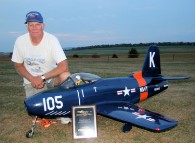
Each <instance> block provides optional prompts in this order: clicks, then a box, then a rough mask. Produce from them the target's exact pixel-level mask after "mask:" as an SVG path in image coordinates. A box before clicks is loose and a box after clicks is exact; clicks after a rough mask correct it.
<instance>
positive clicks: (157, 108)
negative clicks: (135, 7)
mask: <svg viewBox="0 0 195 143" xmlns="http://www.w3.org/2000/svg"><path fill="white" fill-rule="evenodd" d="M162 50H164V51H166V52H169V49H168V48H167V49H166V48H165V49H162ZM177 50H178V49H177V48H175V51H174V50H173V51H171V52H173V53H176V52H177ZM109 52H110V51H109ZM110 53H111V52H110ZM177 55H179V56H176V57H175V58H174V60H173V59H172V55H171V56H170V54H165V53H163V55H162V59H161V69H162V73H163V74H164V75H167V76H191V77H192V78H191V79H188V80H185V81H170V82H169V88H168V89H167V90H166V91H165V92H162V93H160V94H159V95H158V96H155V97H153V98H151V99H148V100H146V101H144V102H141V103H139V104H138V105H139V106H141V107H144V108H146V109H148V110H151V111H154V112H158V113H160V114H163V115H166V116H168V117H171V118H173V119H175V120H178V121H179V125H178V126H176V127H175V128H173V129H171V130H169V131H166V132H162V133H154V132H150V131H147V130H144V129H140V128H137V127H133V129H132V130H131V132H129V133H122V132H121V127H122V126H123V123H121V122H118V121H115V120H113V119H109V118H106V117H103V116H100V115H98V116H97V127H98V137H97V138H94V139H78V140H74V139H73V135H72V124H68V125H62V124H61V123H60V122H59V121H57V122H58V123H57V124H55V125H52V126H50V127H49V128H46V129H45V128H43V127H42V126H41V124H37V127H36V130H35V134H34V136H33V138H30V139H28V138H26V137H25V133H26V132H27V131H28V130H29V129H30V128H31V125H32V120H33V119H34V118H32V117H30V116H28V114H27V113H26V111H25V107H24V104H23V101H24V99H25V93H24V90H23V86H22V78H21V77H20V76H19V75H18V74H17V73H16V71H15V69H14V65H13V63H11V62H10V61H9V60H5V61H2V60H1V61H0V111H1V112H0V129H1V132H0V142H2V143H12V142H13V143H26V142H29V143H31V142H32V143H48V142H54V143H61V142H63V143H108V142H109V143H118V142H121V143H129V142H130V143H145V142H150V143H156V142H158V143H172V142H174V143H175V142H177V143H184V142H185V143H193V142H195V123H194V121H195V104H194V101H195V94H194V87H195V52H194V53H193V52H192V53H191V54H189V55H188V56H186V53H183V54H182V53H179V54H177ZM143 61H144V56H141V57H140V58H138V59H128V58H126V57H124V56H123V57H119V58H118V59H112V58H110V59H109V60H108V58H107V57H106V56H105V57H101V58H98V59H93V58H90V57H85V58H69V66H70V71H71V72H72V73H75V72H90V73H94V74H98V75H100V76H102V77H119V76H128V75H129V74H131V73H132V72H134V71H138V70H140V69H141V67H142V64H143ZM53 120H54V119H53ZM54 121H56V120H54Z"/></svg>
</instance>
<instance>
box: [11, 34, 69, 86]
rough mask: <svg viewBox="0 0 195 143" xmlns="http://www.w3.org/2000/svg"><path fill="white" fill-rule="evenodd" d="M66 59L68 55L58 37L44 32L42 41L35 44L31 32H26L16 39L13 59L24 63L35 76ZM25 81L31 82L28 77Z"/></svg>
mask: <svg viewBox="0 0 195 143" xmlns="http://www.w3.org/2000/svg"><path fill="white" fill-rule="evenodd" d="M65 59H66V55H65V53H64V51H63V50H62V47H61V45H60V43H59V41H58V39H57V38H56V37H55V36H53V35H51V34H49V33H47V32H44V36H43V39H42V41H41V43H40V44H39V45H37V46H33V45H32V43H31V40H30V36H29V33H26V34H24V35H22V36H20V37H18V38H17V39H16V42H15V45H14V50H13V55H12V59H11V60H12V61H13V62H15V63H24V66H25V68H26V69H27V71H28V72H29V73H31V74H32V75H33V76H38V75H43V74H45V73H47V72H49V71H51V70H52V69H54V68H55V67H56V66H57V65H56V64H58V63H60V62H61V61H63V60H65ZM24 83H26V84H29V83H30V81H28V80H27V79H26V78H24Z"/></svg>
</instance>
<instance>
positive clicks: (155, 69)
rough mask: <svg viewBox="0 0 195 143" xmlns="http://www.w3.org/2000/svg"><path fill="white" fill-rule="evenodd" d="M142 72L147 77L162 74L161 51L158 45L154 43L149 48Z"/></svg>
mask: <svg viewBox="0 0 195 143" xmlns="http://www.w3.org/2000/svg"><path fill="white" fill-rule="evenodd" d="M142 74H143V76H145V77H149V76H152V77H155V76H158V75H160V74H161V67H160V51H159V47H158V46H155V45H152V46H150V47H149V48H148V52H147V54H146V57H145V61H144V65H143V67H142Z"/></svg>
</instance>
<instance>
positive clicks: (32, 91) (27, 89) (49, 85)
mask: <svg viewBox="0 0 195 143" xmlns="http://www.w3.org/2000/svg"><path fill="white" fill-rule="evenodd" d="M23 86H24V89H25V93H26V98H28V97H30V96H33V95H35V94H37V93H39V92H42V91H45V90H47V89H50V88H53V87H54V79H51V80H50V81H49V82H48V81H47V82H46V84H45V86H44V87H43V88H41V89H37V88H33V87H32V85H31V84H25V83H24V84H23Z"/></svg>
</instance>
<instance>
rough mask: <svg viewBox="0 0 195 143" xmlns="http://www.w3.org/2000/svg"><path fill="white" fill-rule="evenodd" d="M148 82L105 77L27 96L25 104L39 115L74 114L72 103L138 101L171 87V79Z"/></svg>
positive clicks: (127, 78) (29, 109) (29, 111)
mask: <svg viewBox="0 0 195 143" xmlns="http://www.w3.org/2000/svg"><path fill="white" fill-rule="evenodd" d="M145 81H146V83H147V84H146V85H145V86H139V84H138V82H137V80H136V79H135V78H133V77H121V78H107V79H103V78H102V79H99V80H97V81H95V82H92V83H87V84H84V85H79V86H75V87H73V88H70V89H65V88H63V87H62V86H58V87H55V88H53V89H50V90H47V91H44V92H41V93H38V94H36V95H34V96H32V97H30V98H27V99H26V100H25V106H26V109H27V111H28V113H29V114H30V115H35V116H38V117H62V116H70V115H71V111H72V106H79V105H99V104H102V103H105V102H110V103H112V102H113V103H115V102H126V103H138V102H140V101H142V100H145V99H147V98H149V97H151V96H153V95H156V94H158V93H159V92H161V91H163V90H165V89H166V88H168V83H167V81H163V80H161V81H160V80H159V81H156V80H154V81H153V80H152V78H148V79H145ZM141 96H142V97H141Z"/></svg>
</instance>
